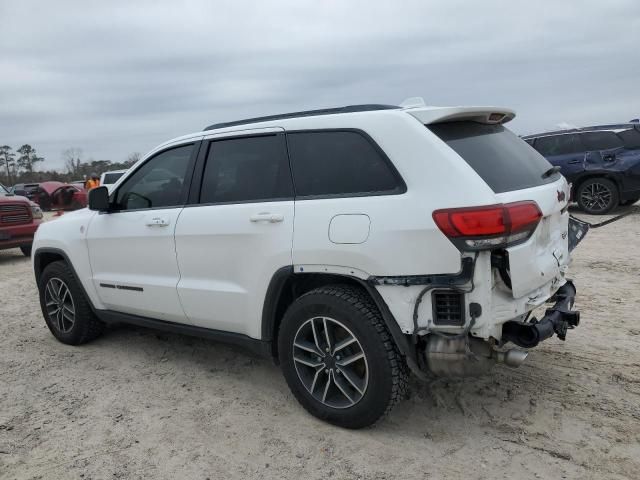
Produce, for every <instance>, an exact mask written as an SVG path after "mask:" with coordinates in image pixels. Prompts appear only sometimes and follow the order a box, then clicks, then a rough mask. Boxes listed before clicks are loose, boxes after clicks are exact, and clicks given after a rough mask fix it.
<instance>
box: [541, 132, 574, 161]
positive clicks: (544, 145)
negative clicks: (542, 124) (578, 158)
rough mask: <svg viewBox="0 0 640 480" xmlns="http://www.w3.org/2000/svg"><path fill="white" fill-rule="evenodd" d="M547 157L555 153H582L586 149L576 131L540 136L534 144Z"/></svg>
mask: <svg viewBox="0 0 640 480" xmlns="http://www.w3.org/2000/svg"><path fill="white" fill-rule="evenodd" d="M533 145H534V147H535V149H536V150H538V152H540V153H541V154H542V155H544V156H545V157H552V156H554V155H570V154H572V153H580V152H584V151H585V150H586V148H585V146H584V145H583V144H582V142H581V141H580V137H578V135H577V134H575V133H564V134H562V135H550V136H548V137H540V138H538V139H536V142H535V143H534V144H533Z"/></svg>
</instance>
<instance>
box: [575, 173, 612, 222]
mask: <svg viewBox="0 0 640 480" xmlns="http://www.w3.org/2000/svg"><path fill="white" fill-rule="evenodd" d="M576 200H577V202H578V206H579V207H580V209H581V210H582V211H584V212H585V213H589V214H591V215H604V214H607V213H609V212H610V211H611V210H613V209H614V208H615V207H617V206H618V204H619V203H620V195H619V193H618V187H617V186H616V184H615V183H613V182H612V181H611V180H609V179H607V178H601V177H597V178H590V179H588V180H585V181H584V182H582V183H581V184H580V186H579V187H578V190H577V191H576Z"/></svg>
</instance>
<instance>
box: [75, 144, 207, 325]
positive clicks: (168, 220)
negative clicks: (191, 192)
mask: <svg viewBox="0 0 640 480" xmlns="http://www.w3.org/2000/svg"><path fill="white" fill-rule="evenodd" d="M197 146H198V143H197V142H196V143H191V144H187V145H180V146H177V147H173V148H170V149H167V150H164V151H162V152H160V153H158V154H156V155H154V156H153V157H151V158H150V159H149V160H148V161H146V162H145V163H144V164H142V165H141V166H140V167H139V168H138V169H137V170H136V171H135V172H133V173H132V174H131V175H129V177H128V178H127V179H126V180H125V181H124V182H123V183H122V184H121V185H120V187H119V188H118V190H117V191H115V192H114V193H113V194H112V196H111V199H112V211H111V212H109V213H101V214H98V215H95V216H94V217H93V219H92V221H91V223H90V224H89V227H88V232H87V242H88V248H89V256H90V262H91V269H92V271H93V281H94V284H95V288H96V291H97V292H98V295H99V296H100V300H101V301H102V303H103V304H104V305H105V306H106V307H107V308H108V309H109V310H114V311H117V312H123V313H130V314H135V315H140V316H144V317H149V318H155V319H158V320H166V321H172V322H185V321H186V317H185V315H184V311H183V310H182V307H181V306H180V300H179V299H178V293H177V290H176V286H177V284H178V280H179V278H180V273H179V270H178V265H177V262H176V252H175V241H174V231H175V228H176V224H177V221H178V217H179V215H180V212H181V211H182V209H183V206H184V203H185V201H186V198H187V195H188V189H189V182H190V180H191V174H192V171H193V164H194V162H195V157H196V155H197V152H196V150H197Z"/></svg>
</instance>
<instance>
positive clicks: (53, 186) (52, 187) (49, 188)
mask: <svg viewBox="0 0 640 480" xmlns="http://www.w3.org/2000/svg"><path fill="white" fill-rule="evenodd" d="M63 185H64V183H62V182H42V183H41V184H40V185H39V187H40V189H41V190H44V191H45V192H46V193H47V195H51V194H52V193H53V192H55V191H56V190H57V189H58V188H60V187H62V186H63Z"/></svg>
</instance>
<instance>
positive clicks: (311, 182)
mask: <svg viewBox="0 0 640 480" xmlns="http://www.w3.org/2000/svg"><path fill="white" fill-rule="evenodd" d="M287 142H288V145H289V155H290V158H291V165H292V168H293V178H294V181H295V187H296V195H297V196H358V195H367V194H369V195H376V194H393V193H402V192H404V189H405V187H404V183H403V182H402V181H401V180H400V178H399V175H398V174H397V173H396V172H395V170H394V169H393V167H392V166H391V164H390V161H389V160H388V159H387V158H386V157H384V154H383V153H382V152H381V151H380V150H379V149H378V148H376V146H375V145H374V144H373V142H372V141H371V140H369V139H368V138H367V137H365V136H364V135H363V134H361V133H360V132H356V131H310V132H298V133H289V134H287Z"/></svg>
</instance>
